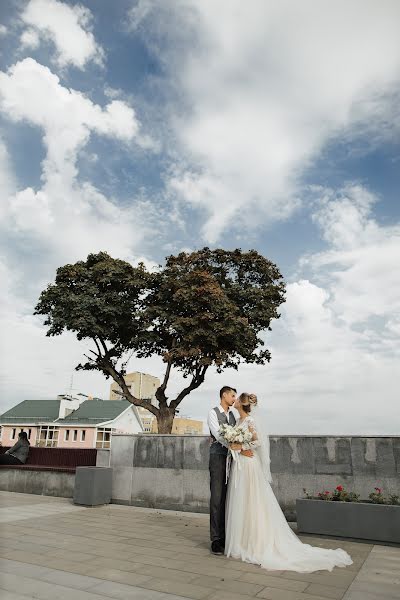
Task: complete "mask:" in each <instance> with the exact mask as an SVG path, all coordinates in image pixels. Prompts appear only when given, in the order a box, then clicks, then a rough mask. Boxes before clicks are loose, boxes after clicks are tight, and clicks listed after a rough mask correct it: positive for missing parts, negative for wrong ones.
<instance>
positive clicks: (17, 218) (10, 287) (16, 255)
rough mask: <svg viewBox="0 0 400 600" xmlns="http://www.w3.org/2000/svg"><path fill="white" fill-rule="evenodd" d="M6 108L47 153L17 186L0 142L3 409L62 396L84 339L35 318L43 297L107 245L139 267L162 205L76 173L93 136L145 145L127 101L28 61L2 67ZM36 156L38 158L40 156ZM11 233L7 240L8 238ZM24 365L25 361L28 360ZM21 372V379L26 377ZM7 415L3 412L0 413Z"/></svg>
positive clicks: (88, 386) (92, 379)
mask: <svg viewBox="0 0 400 600" xmlns="http://www.w3.org/2000/svg"><path fill="white" fill-rule="evenodd" d="M0 86H1V93H0V110H1V112H2V113H3V115H4V117H6V118H8V119H9V120H11V121H13V122H18V123H26V124H27V125H30V126H35V127H37V128H38V129H39V130H40V132H41V134H42V139H43V145H44V147H45V150H46V156H45V159H44V160H43V162H42V176H41V181H42V183H41V185H40V186H39V187H38V188H34V187H32V186H30V187H26V188H24V189H18V186H17V183H16V181H15V178H14V176H13V172H12V165H11V164H10V159H9V157H8V153H7V149H6V147H5V145H4V144H3V143H1V144H0V182H1V184H2V185H1V193H2V198H1V202H0V206H1V231H2V233H3V234H6V235H7V238H5V235H4V236H3V240H4V241H3V243H2V245H1V250H0V258H1V260H0V276H1V278H2V284H1V288H2V311H1V313H2V317H1V323H0V328H1V331H2V336H1V337H2V340H1V346H2V347H1V350H0V353H1V355H2V358H3V360H2V363H1V365H0V387H1V389H2V399H1V400H0V403H3V406H2V407H1V408H2V409H4V408H6V406H5V404H4V403H6V404H7V406H10V404H12V403H13V402H14V403H15V402H17V401H20V400H21V399H23V398H27V397H40V396H42V397H43V396H44V397H51V396H54V395H55V394H56V393H59V392H60V390H61V392H65V391H66V390H67V388H68V385H69V383H68V382H69V380H70V377H71V375H72V373H73V369H74V367H75V366H76V364H77V363H78V362H80V361H81V360H82V353H83V351H84V350H85V344H81V343H79V342H77V340H76V339H74V336H72V335H64V336H62V337H61V338H58V339H49V338H46V337H45V330H44V328H43V327H42V326H41V319H38V318H36V317H33V316H32V313H33V308H34V306H35V304H36V302H37V299H38V296H39V293H40V291H41V290H42V289H44V288H45V286H46V285H47V284H48V283H49V281H52V280H53V279H54V275H55V271H56V268H57V267H58V266H60V265H62V264H65V263H67V262H74V261H76V260H82V259H84V258H85V257H86V255H87V254H88V253H89V252H97V251H100V250H106V251H108V252H110V254H111V255H113V256H115V257H118V258H123V259H127V260H130V261H131V262H132V263H136V262H138V261H139V260H143V261H144V262H146V263H147V265H148V266H149V268H151V267H153V266H154V263H153V262H152V261H149V260H148V259H147V257H146V256H145V255H144V254H143V253H144V249H143V241H144V240H145V239H149V238H150V237H151V239H153V238H154V235H155V233H154V232H155V231H157V232H160V231H161V229H162V227H161V226H160V223H159V219H160V214H161V213H160V211H157V210H156V209H155V207H154V206H152V205H150V204H149V203H148V202H146V201H145V200H144V199H142V198H139V199H136V198H132V199H131V200H132V202H131V204H128V205H125V206H121V205H119V204H118V203H117V201H116V200H114V199H113V198H107V197H105V196H104V194H102V193H101V192H100V191H99V190H98V189H97V188H96V186H95V185H94V184H93V183H92V182H91V181H82V179H81V178H80V177H79V157H80V155H81V152H84V151H85V148H86V145H87V143H88V141H89V139H90V136H91V135H92V134H93V133H95V134H97V135H102V136H105V137H106V138H108V139H109V140H110V143H114V144H116V143H119V144H120V148H119V149H118V151H119V152H121V153H124V151H125V152H128V151H129V150H130V148H131V146H132V144H135V143H137V142H139V143H140V144H142V138H143V137H145V136H142V137H140V136H141V133H140V124H139V121H138V120H137V117H136V115H135V112H134V110H133V109H132V108H131V107H130V106H128V105H127V104H126V103H125V102H122V101H120V100H113V101H111V102H110V103H109V104H107V105H106V106H105V107H101V106H99V105H97V104H95V103H93V102H92V101H91V100H90V99H89V98H88V97H87V96H85V95H84V94H81V93H79V92H77V91H75V90H72V89H68V88H66V87H63V86H62V85H61V83H60V81H59V79H58V77H57V76H56V75H54V74H53V73H52V72H51V71H50V70H49V69H48V68H46V67H44V66H42V65H40V64H38V63H37V62H36V61H35V60H33V59H32V58H27V59H25V60H23V61H21V62H19V63H17V64H16V65H14V66H13V67H12V68H11V69H10V70H9V71H8V72H7V73H0ZM35 158H36V157H35V156H32V158H31V159H32V160H35ZM5 239H6V240H7V242H5ZM22 365H23V366H22ZM21 369H23V370H24V376H23V377H22V378H21ZM76 387H77V388H78V390H79V388H80V391H91V392H92V393H94V394H96V395H99V396H106V392H107V384H106V383H105V380H104V378H103V377H102V376H101V375H96V374H87V373H79V374H76V373H75V374H74V388H76ZM0 412H1V410H0Z"/></svg>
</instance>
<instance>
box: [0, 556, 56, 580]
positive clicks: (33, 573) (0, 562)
mask: <svg viewBox="0 0 400 600" xmlns="http://www.w3.org/2000/svg"><path fill="white" fill-rule="evenodd" d="M21 571H23V574H24V576H25V577H33V578H39V577H40V575H45V574H46V573H51V569H49V568H47V567H41V566H38V565H30V564H26V563H20V562H18V561H14V560H8V559H5V558H0V572H2V573H17V574H18V575H19V574H20V573H21Z"/></svg>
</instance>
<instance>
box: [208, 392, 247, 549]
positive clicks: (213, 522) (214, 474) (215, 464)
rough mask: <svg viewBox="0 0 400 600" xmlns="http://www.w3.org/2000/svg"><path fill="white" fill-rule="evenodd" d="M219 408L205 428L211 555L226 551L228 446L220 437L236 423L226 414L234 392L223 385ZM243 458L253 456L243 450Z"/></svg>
mask: <svg viewBox="0 0 400 600" xmlns="http://www.w3.org/2000/svg"><path fill="white" fill-rule="evenodd" d="M219 396H220V404H219V406H216V407H215V408H212V409H211V410H210V412H209V413H208V420H207V422H208V427H209V429H210V435H211V440H212V441H211V446H210V462H209V467H210V492H211V497H210V537H211V552H213V554H223V553H224V548H225V500H226V490H227V485H226V459H227V456H228V445H227V443H226V441H225V440H224V439H223V438H222V437H221V436H220V434H219V428H220V426H221V425H222V424H226V423H229V425H235V424H236V419H235V417H234V415H233V413H232V412H231V411H230V410H229V409H230V408H231V407H232V406H233V405H234V403H235V400H236V390H235V388H232V387H229V386H227V385H225V386H224V387H223V388H221V390H220V392H219ZM241 453H242V454H244V455H245V456H253V453H252V451H251V450H242V451H241Z"/></svg>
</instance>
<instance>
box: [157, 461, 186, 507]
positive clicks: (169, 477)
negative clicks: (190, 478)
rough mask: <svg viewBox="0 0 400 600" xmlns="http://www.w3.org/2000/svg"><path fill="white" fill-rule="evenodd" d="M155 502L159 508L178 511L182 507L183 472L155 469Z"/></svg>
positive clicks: (179, 470) (180, 470)
mask: <svg viewBox="0 0 400 600" xmlns="http://www.w3.org/2000/svg"><path fill="white" fill-rule="evenodd" d="M157 470H158V473H157V484H156V490H155V492H156V502H157V506H158V507H159V508H165V509H169V510H179V507H180V506H182V505H183V470H182V469H157Z"/></svg>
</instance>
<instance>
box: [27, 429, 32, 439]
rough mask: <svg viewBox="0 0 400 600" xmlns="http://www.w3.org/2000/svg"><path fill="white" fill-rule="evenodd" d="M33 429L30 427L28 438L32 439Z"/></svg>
mask: <svg viewBox="0 0 400 600" xmlns="http://www.w3.org/2000/svg"><path fill="white" fill-rule="evenodd" d="M31 435H32V429H28V439H31Z"/></svg>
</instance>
